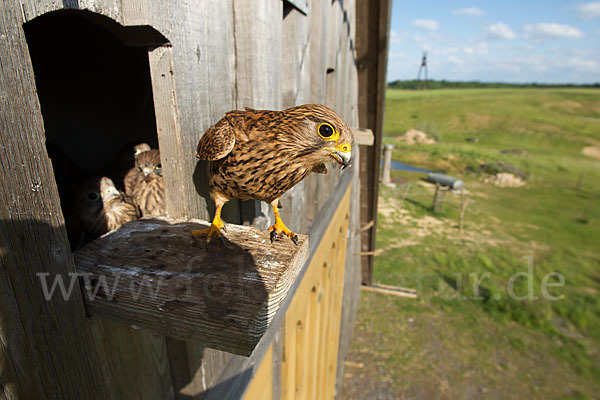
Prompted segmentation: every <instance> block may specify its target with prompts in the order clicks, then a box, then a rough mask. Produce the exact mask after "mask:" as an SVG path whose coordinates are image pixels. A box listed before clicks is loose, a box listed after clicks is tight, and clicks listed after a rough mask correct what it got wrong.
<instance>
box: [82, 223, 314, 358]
mask: <svg viewBox="0 0 600 400" xmlns="http://www.w3.org/2000/svg"><path fill="white" fill-rule="evenodd" d="M207 225H208V222H205V221H198V220H193V221H185V222H184V221H177V220H172V219H167V218H160V219H157V218H154V219H142V220H139V221H135V222H132V223H129V224H126V225H124V226H122V227H121V228H119V229H118V230H116V231H113V232H111V233H108V234H107V235H105V236H103V237H101V238H99V239H97V240H95V241H94V242H92V243H90V244H88V245H87V246H85V247H84V248H82V249H81V250H79V251H77V252H76V253H75V264H76V268H77V272H78V274H79V276H80V281H81V286H82V288H83V296H84V300H85V303H86V307H87V310H88V312H89V313H90V314H91V315H92V316H100V317H106V318H111V319H114V320H117V321H120V322H123V323H126V324H129V325H132V326H134V327H140V328H143V329H148V330H152V331H154V332H157V333H159V334H162V335H166V336H170V337H174V338H177V339H182V340H190V339H196V340H199V341H201V342H202V343H204V344H205V345H206V346H209V347H213V348H216V349H220V350H224V351H228V352H230V353H235V354H240V355H244V356H248V355H250V354H251V353H252V350H253V349H254V347H255V346H256V344H257V343H258V341H259V340H260V338H261V337H262V335H263V334H264V332H265V331H266V329H267V327H268V326H269V323H270V321H271V320H272V318H273V316H274V315H275V313H276V311H277V310H278V308H279V305H280V304H281V302H282V300H283V299H284V298H285V296H286V294H287V293H288V291H289V290H290V288H291V287H292V284H293V282H294V280H295V279H296V277H297V276H298V273H299V272H300V270H301V268H302V265H303V264H304V262H305V261H306V259H307V256H308V237H307V236H306V235H298V238H299V244H298V246H296V245H294V244H293V243H292V241H291V240H289V239H288V238H283V239H279V240H276V241H275V242H274V243H271V242H270V240H269V233H268V232H265V231H260V230H258V229H256V228H253V227H247V226H239V225H226V229H227V230H226V231H225V232H223V236H224V241H225V245H223V244H222V243H221V242H220V241H219V240H218V238H217V239H215V238H213V241H212V242H211V243H210V246H209V249H208V251H207V250H206V249H205V248H204V238H193V237H191V235H190V232H191V231H192V230H194V229H199V228H203V227H206V226H207Z"/></svg>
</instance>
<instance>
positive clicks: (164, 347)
mask: <svg viewBox="0 0 600 400" xmlns="http://www.w3.org/2000/svg"><path fill="white" fill-rule="evenodd" d="M64 9H71V10H85V11H88V12H92V13H96V14H99V15H102V16H105V17H108V18H110V19H111V20H113V21H114V22H116V23H118V24H120V25H123V26H138V25H148V26H151V27H152V28H153V29H154V30H156V31H157V32H159V33H160V34H161V35H163V36H164V37H165V38H166V40H167V41H168V43H169V45H168V46H158V47H156V48H154V47H153V48H149V65H150V71H151V79H152V88H153V99H154V106H155V112H156V124H157V131H158V141H159V145H160V149H161V153H162V157H163V166H164V167H163V171H164V175H165V180H166V182H167V191H168V193H167V206H168V213H169V215H170V216H171V217H174V218H203V219H208V218H210V217H211V216H212V210H213V206H212V204H210V201H208V202H207V200H206V197H205V196H206V181H205V180H203V179H204V178H203V174H204V170H203V168H202V164H201V163H197V160H196V159H195V157H194V150H195V146H196V143H197V142H198V140H199V138H200V137H201V135H202V133H203V132H204V131H205V129H206V128H208V127H209V126H210V125H211V124H213V123H215V122H216V121H218V120H219V119H220V118H221V117H222V116H223V115H224V113H225V112H226V111H229V110H231V109H235V108H243V107H245V106H248V107H253V108H277V109H281V108H286V107H291V106H294V105H298V104H304V103H323V104H327V105H329V106H331V107H332V108H334V109H335V110H336V111H337V112H338V113H339V114H340V115H341V116H342V117H343V118H344V119H345V120H346V122H347V123H348V124H349V125H350V126H352V127H356V126H358V122H359V121H358V95H359V92H358V74H357V67H356V63H357V56H356V54H357V52H356V38H355V25H356V23H357V22H356V20H357V14H356V4H355V1H352V0H351V1H349V0H345V1H341V0H334V1H330V0H322V1H318V0H314V1H312V0H311V1H309V2H308V12H307V14H306V15H305V14H303V13H301V12H300V11H298V10H297V9H296V8H294V7H292V6H290V5H289V4H288V3H287V2H284V1H281V0H253V1H246V0H233V1H223V0H189V1H185V2H177V3H173V2H168V1H166V0H161V1H149V0H61V1H58V0H6V1H3V2H2V4H1V5H0V22H1V24H0V25H1V28H0V29H1V30H2V31H1V32H0V33H1V34H2V38H3V46H2V47H1V48H0V61H1V63H2V66H3V67H2V69H1V71H0V85H1V87H2V97H1V98H0V109H2V116H1V121H0V123H1V128H2V134H1V135H0V141H1V142H0V156H1V161H2V163H1V166H2V168H1V172H0V174H1V183H0V203H1V204H4V205H5V206H3V207H2V208H1V209H0V212H1V214H0V218H1V219H2V221H1V224H0V240H1V242H0V254H1V255H2V268H0V317H1V318H0V371H1V372H0V373H1V374H2V375H1V379H0V383H1V385H0V394H3V395H4V396H6V397H8V398H39V397H40V396H41V397H55V398H106V399H110V398H114V399H119V398H124V397H127V398H140V399H141V398H144V399H149V398H160V399H166V398H185V399H189V398H199V397H200V396H202V395H203V394H204V393H205V392H207V390H209V389H211V390H212V391H213V393H219V391H218V390H216V389H218V388H219V387H223V385H227V384H228V382H230V381H231V380H233V379H237V378H236V376H232V372H231V371H234V370H235V368H234V366H236V365H241V363H243V362H246V361H244V360H242V357H239V356H234V355H231V354H228V353H224V352H220V351H217V350H213V349H209V348H206V347H204V346H203V345H202V343H193V342H187V343H186V342H180V341H177V340H173V339H169V338H165V337H162V336H157V335H155V334H153V333H151V332H146V331H140V330H136V329H134V328H132V327H127V326H123V325H119V324H116V323H112V322H109V321H104V320H100V319H96V318H91V319H90V318H86V316H85V310H84V308H83V303H82V301H81V298H80V296H79V294H76V295H74V296H72V297H71V298H70V299H69V300H68V301H63V300H62V299H60V300H55V301H52V302H46V301H45V300H44V299H43V297H42V296H41V293H42V290H41V287H40V281H39V280H38V279H37V278H36V273H39V272H42V273H51V274H54V273H60V274H62V275H63V276H64V277H65V279H66V280H67V281H68V279H69V275H68V274H69V273H73V272H74V266H73V262H72V257H71V256H70V252H69V246H68V242H67V239H66V233H65V229H64V219H63V215H62V211H61V209H60V206H59V204H60V200H59V197H58V190H57V187H56V183H55V181H54V177H53V170H52V164H51V162H50V159H49V158H48V154H47V151H46V148H45V138H44V124H43V118H42V113H41V110H40V105H39V102H38V99H37V96H36V86H35V81H34V74H33V69H32V65H31V61H30V58H29V53H28V47H27V43H26V40H25V36H24V32H23V24H24V23H26V22H28V21H31V20H33V19H35V18H36V17H38V16H41V15H44V14H46V13H49V12H52V11H59V10H64ZM56 45H57V46H60V42H58V43H56ZM74 73H76V71H74ZM74 118H76V116H74ZM356 167H357V165H356V166H355V167H354V168H356ZM339 179H340V174H339V171H338V170H337V169H335V170H334V168H330V173H329V174H328V175H317V174H313V175H311V176H310V177H309V178H308V179H306V180H305V181H304V182H302V183H301V184H299V185H297V186H296V187H295V188H294V189H292V190H291V191H290V192H289V193H287V194H286V195H285V196H284V197H283V198H282V200H281V203H282V206H283V207H282V210H281V213H282V217H283V218H284V220H285V221H286V224H287V225H288V226H290V227H291V228H292V229H294V230H296V231H298V232H303V233H310V232H311V228H313V224H314V222H315V218H317V217H318V215H319V212H320V211H321V210H323V208H324V207H325V206H326V205H327V203H328V199H330V198H331V196H332V195H334V194H335V193H334V189H335V187H336V184H337V183H338V181H339ZM352 179H353V181H354V183H353V190H354V191H355V193H356V191H357V190H358V187H359V185H358V181H357V179H358V175H357V174H354V175H353V178H352ZM203 195H204V196H203ZM350 208H351V209H353V210H357V208H358V196H357V195H356V196H355V195H353V197H352V204H351V205H350ZM224 217H225V219H226V221H228V222H232V223H241V222H246V223H253V224H255V225H257V226H261V227H266V226H268V225H269V223H270V222H271V221H272V214H271V211H270V210H268V208H267V207H265V205H264V204H260V203H255V202H244V204H240V202H237V201H232V202H230V204H228V206H227V207H226V210H225V211H224ZM358 223H359V222H358V219H357V218H354V216H352V218H350V228H349V232H350V237H349V243H352V244H353V246H355V247H354V249H349V250H348V257H347V264H346V278H345V279H346V281H347V280H348V279H352V276H353V275H352V274H353V273H355V272H356V270H357V268H358V265H359V264H358V261H359V260H358V257H357V256H356V255H355V251H354V250H356V249H358V246H360V237H359V235H358V234H357V233H356V232H358ZM348 271H350V272H352V273H351V274H348ZM356 289H357V286H356V282H355V281H354V283H353V284H351V285H348V286H345V289H344V293H343V296H344V298H345V299H349V300H350V301H349V302H348V304H349V305H348V306H346V305H345V303H344V306H342V307H343V308H344V309H343V310H342V311H343V312H342V313H341V314H340V315H342V316H343V318H342V320H341V321H340V324H341V326H342V332H344V331H351V325H352V323H353V315H354V310H355V307H356V299H357V296H358V294H357V293H358V292H357V290H356ZM352 299H354V301H352ZM344 327H345V328H346V329H344ZM31 332H44V334H43V335H41V334H36V335H33V334H31ZM340 342H343V343H345V342H348V339H347V337H342V338H341V339H340ZM263 347H264V346H263ZM260 351H262V352H263V353H265V352H266V351H267V350H266V348H264V349H261V350H260ZM273 357H275V356H273ZM340 357H343V354H340ZM259 361H260V359H258V360H256V362H257V363H258V362H259ZM32 368H33V369H32ZM244 373H246V372H244ZM253 373H254V370H252V369H251V370H250V377H248V379H250V378H251V375H253ZM338 373H339V372H338ZM334 375H335V374H334ZM81 382H86V384H85V385H84V384H81Z"/></svg>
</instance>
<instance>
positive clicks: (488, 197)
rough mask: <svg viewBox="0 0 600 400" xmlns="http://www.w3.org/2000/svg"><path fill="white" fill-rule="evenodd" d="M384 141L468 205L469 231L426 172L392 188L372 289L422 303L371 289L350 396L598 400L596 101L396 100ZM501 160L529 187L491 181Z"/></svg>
mask: <svg viewBox="0 0 600 400" xmlns="http://www.w3.org/2000/svg"><path fill="white" fill-rule="evenodd" d="M411 128H415V129H418V130H420V131H423V132H425V133H427V134H428V135H429V136H430V137H433V138H435V139H436V140H437V142H436V143H435V144H415V145H407V144H404V143H402V142H399V141H398V140H397V139H396V138H397V137H398V136H400V135H402V134H403V133H404V132H405V131H407V130H408V129H411ZM384 134H385V139H384V141H385V143H393V144H394V145H395V150H394V153H393V158H394V160H398V161H402V162H405V163H408V164H411V165H415V166H418V167H422V168H428V169H432V170H436V171H443V172H445V173H447V174H449V175H453V176H456V177H459V178H461V179H462V180H463V181H464V182H465V187H466V189H467V190H468V191H469V195H468V196H467V197H468V207H467V209H466V214H465V223H464V229H463V231H462V232H461V231H460V230H459V229H458V226H457V225H458V216H459V207H460V196H458V195H455V194H448V195H447V197H446V203H445V207H444V210H443V211H442V212H440V213H437V214H434V213H432V211H431V210H430V206H431V202H432V198H433V192H434V187H433V185H431V184H428V183H423V182H421V181H420V180H419V178H420V177H421V176H419V175H417V174H414V173H407V172H396V171H394V173H393V178H394V180H395V181H396V182H397V183H398V185H397V186H396V187H395V188H386V187H382V189H381V191H380V197H379V221H378V225H377V249H378V254H377V256H376V257H375V260H376V263H375V270H374V271H375V272H374V280H375V282H378V283H383V284H388V285H395V286H401V287H408V288H414V289H416V290H417V291H418V294H419V297H418V299H417V300H411V299H401V298H396V297H390V296H386V295H380V294H373V293H367V292H363V293H362V297H361V304H360V310H359V316H358V322H357V326H356V330H355V338H354V342H353V347H352V350H351V354H350V356H349V360H350V361H349V363H348V364H347V366H346V379H345V386H344V397H345V398H376V397H377V396H379V397H380V398H412V399H434V398H435V399H445V398H447V399H455V398H469V399H470V398H502V399H504V398H515V399H522V398H544V399H546V398H556V399H559V398H599V396H600V395H599V393H600V297H599V292H600V159H598V158H595V157H594V155H595V156H596V157H598V156H599V155H600V90H598V89H457V90H453V89H446V90H432V91H420V92H418V91H401V90H393V89H390V90H388V92H387V98H386V112H385V125H384ZM584 148H587V150H586V153H588V154H591V155H586V154H583V153H582V151H583V149H584ZM500 161H501V162H504V163H509V164H512V165H514V166H516V167H518V168H519V169H521V170H523V171H525V172H526V173H527V181H526V185H525V186H523V187H519V188H500V187H497V186H494V185H493V184H491V183H489V182H486V180H485V179H486V177H488V175H487V174H486V173H485V172H483V171H482V170H481V169H480V167H479V166H480V165H481V164H483V163H493V162H500ZM582 173H583V174H584V175H583V176H584V179H583V181H582V182H581V185H580V187H579V188H578V187H577V182H578V180H579V179H580V177H581V176H582ZM407 184H410V188H408V189H407ZM404 197H405V199H404V200H403V198H404ZM519 273H520V274H519ZM515 274H517V275H515ZM544 283H545V285H544ZM353 393H354V394H353Z"/></svg>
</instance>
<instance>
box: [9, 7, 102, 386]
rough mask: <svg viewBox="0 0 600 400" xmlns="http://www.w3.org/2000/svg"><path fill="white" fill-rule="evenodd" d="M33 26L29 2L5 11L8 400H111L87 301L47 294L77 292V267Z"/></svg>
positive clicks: (74, 297) (78, 294) (74, 295)
mask: <svg viewBox="0 0 600 400" xmlns="http://www.w3.org/2000/svg"><path fill="white" fill-rule="evenodd" d="M24 22H25V20H24V15H23V11H22V8H21V4H20V2H18V1H4V2H2V3H1V5H0V34H1V36H2V38H3V39H2V43H3V44H2V46H1V47H0V63H1V64H2V68H1V69H0V87H1V88H2V89H1V93H2V95H1V96H0V109H2V113H0V166H1V168H0V204H2V207H0V253H1V255H2V257H1V259H0V371H1V372H0V373H1V378H0V380H1V381H2V384H1V385H0V397H6V398H98V397H101V398H110V393H109V390H108V389H107V388H106V387H105V386H104V380H105V377H104V375H103V371H101V370H100V371H98V370H97V369H95V368H94V366H95V365H96V363H97V362H98V353H97V349H96V347H95V346H94V344H93V342H92V340H91V333H90V327H89V324H88V323H87V321H86V319H85V312H84V308H83V302H82V299H81V295H80V293H79V292H78V291H75V292H73V293H71V296H66V299H63V297H62V296H60V295H58V296H53V297H52V298H50V299H49V300H46V298H45V296H44V290H43V284H42V281H43V280H44V278H43V276H46V277H48V278H49V279H50V282H51V281H52V280H53V279H54V278H55V277H61V278H63V279H64V282H65V283H66V284H67V287H68V283H69V282H70V275H69V274H72V273H74V272H75V268H74V266H73V262H72V259H71V257H70V250H69V244H68V241H67V236H66V231H65V228H64V220H63V216H62V212H61V209H60V201H59V197H58V191H57V187H56V184H55V181H54V177H53V171H52V166H51V163H50V160H49V158H48V154H47V151H46V149H45V138H44V128H43V121H42V117H41V111H40V106H39V102H38V99H37V96H36V92H35V82H34V75H33V69H32V66H31V63H30V59H29V53H28V48H27V44H26V41H25V36H24V32H23V29H22V24H23V23H24ZM38 274H47V275H38ZM40 277H42V279H40ZM44 281H45V280H44ZM81 382H85V383H86V384H85V385H82V384H81Z"/></svg>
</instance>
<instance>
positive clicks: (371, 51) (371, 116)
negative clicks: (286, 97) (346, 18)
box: [356, 0, 392, 284]
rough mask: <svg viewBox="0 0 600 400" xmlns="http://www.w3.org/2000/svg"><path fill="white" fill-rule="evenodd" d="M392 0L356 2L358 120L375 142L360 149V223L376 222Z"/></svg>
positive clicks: (371, 242)
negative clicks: (369, 130)
mask: <svg viewBox="0 0 600 400" xmlns="http://www.w3.org/2000/svg"><path fill="white" fill-rule="evenodd" d="M391 7H392V2H391V0H380V1H359V2H357V3H356V14H357V16H358V17H357V22H356V54H357V68H358V120H359V125H360V126H361V127H363V128H369V129H371V130H372V131H373V135H374V143H373V145H372V146H370V147H365V148H364V151H363V152H362V153H361V165H360V170H361V176H360V181H361V182H360V184H361V211H360V212H361V224H366V223H367V222H369V221H371V220H374V221H375V223H377V196H378V189H379V166H380V159H381V145H382V137H383V111H384V108H385V89H386V85H387V82H386V69H387V54H388V42H389V36H390V18H391V14H392V13H391ZM375 233H376V230H375V229H372V230H368V231H365V232H363V233H362V237H361V250H362V251H373V250H374V249H375ZM362 261H363V262H362V281H363V283H365V284H371V283H372V281H373V256H371V255H368V256H364V257H363V260H362Z"/></svg>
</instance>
